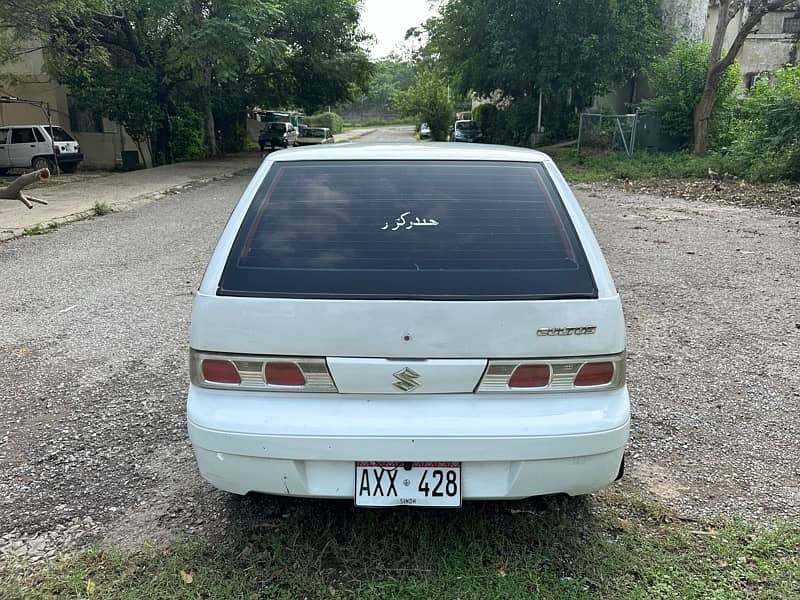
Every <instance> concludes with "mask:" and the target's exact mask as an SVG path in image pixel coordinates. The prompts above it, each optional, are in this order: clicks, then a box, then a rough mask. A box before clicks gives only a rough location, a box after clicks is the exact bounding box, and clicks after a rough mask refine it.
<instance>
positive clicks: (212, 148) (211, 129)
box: [206, 98, 219, 156]
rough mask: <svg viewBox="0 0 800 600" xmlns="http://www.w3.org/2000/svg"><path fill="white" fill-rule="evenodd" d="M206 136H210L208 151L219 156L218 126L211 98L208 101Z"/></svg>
mask: <svg viewBox="0 0 800 600" xmlns="http://www.w3.org/2000/svg"><path fill="white" fill-rule="evenodd" d="M206 136H207V137H208V152H209V154H211V156H217V155H218V154H219V149H218V148H217V127H216V123H215V122H214V111H213V109H212V108H211V99H210V98H209V100H208V101H207V102H206Z"/></svg>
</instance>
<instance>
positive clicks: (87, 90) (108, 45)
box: [0, 0, 371, 164]
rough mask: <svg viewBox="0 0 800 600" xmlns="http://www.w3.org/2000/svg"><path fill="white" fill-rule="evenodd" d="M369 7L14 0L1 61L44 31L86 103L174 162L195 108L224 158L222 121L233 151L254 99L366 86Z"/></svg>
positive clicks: (331, 100)
mask: <svg viewBox="0 0 800 600" xmlns="http://www.w3.org/2000/svg"><path fill="white" fill-rule="evenodd" d="M359 10H360V4H359V2H358V0H2V2H0V38H2V39H0V48H2V49H1V50H0V60H2V59H3V58H7V59H13V58H14V57H15V56H16V55H17V54H18V53H19V52H21V51H24V49H25V48H24V47H25V44H26V43H27V44H28V45H29V44H30V41H29V40H30V39H31V38H36V39H40V40H41V42H42V45H43V46H44V47H45V48H46V49H47V50H48V53H47V56H48V61H47V68H48V71H49V72H50V75H51V76H52V77H53V78H54V79H55V80H57V81H59V82H60V83H63V84H66V85H68V86H69V87H70V90H71V91H70V94H71V95H72V96H73V97H74V98H75V99H76V100H78V103H79V106H80V107H81V108H84V109H87V110H89V111H91V112H94V113H96V114H100V115H102V116H105V117H108V118H110V119H113V120H115V121H119V122H121V123H123V124H124V125H125V127H126V129H127V130H128V132H129V133H130V134H131V135H132V136H133V137H134V139H136V140H137V142H146V143H147V144H149V146H150V148H151V156H153V158H154V162H155V163H156V164H161V163H169V162H172V161H173V158H174V156H173V154H174V152H173V148H172V144H173V141H174V140H173V132H172V129H173V128H172V121H173V119H175V118H176V116H177V115H178V114H179V112H180V109H181V107H183V106H188V107H189V108H191V109H192V110H193V111H195V112H197V113H200V114H201V115H203V118H204V122H205V132H204V137H205V140H206V143H207V145H208V149H209V153H211V154H215V153H216V152H217V150H218V148H217V133H218V131H219V127H218V123H220V122H221V123H222V124H223V125H224V127H226V128H227V130H226V131H223V132H222V133H223V135H222V139H223V145H224V146H227V147H228V148H231V144H230V140H231V139H236V138H239V137H241V135H243V131H244V120H245V115H246V110H247V108H248V107H252V106H270V105H272V106H275V105H278V106H281V105H293V106H300V107H305V108H307V109H309V110H317V109H318V108H320V107H322V106H325V105H327V104H336V103H337V102H339V101H342V100H345V99H349V98H352V97H354V96H355V95H356V94H357V93H360V92H359V90H361V89H364V88H365V87H366V84H367V81H368V79H369V74H370V69H371V66H370V63H369V61H368V59H367V56H366V54H365V52H364V51H363V50H361V48H360V46H359V44H360V43H361V42H362V41H363V40H364V39H365V36H364V34H363V33H362V32H361V31H360V30H359V29H358V18H359ZM26 40H28V41H27V42H26ZM9 48H12V49H11V50H9ZM184 114H186V113H184ZM189 121H192V122H194V120H189ZM189 121H187V120H186V119H184V122H187V123H188V122H189ZM189 137H190V138H193V139H194V137H195V136H189Z"/></svg>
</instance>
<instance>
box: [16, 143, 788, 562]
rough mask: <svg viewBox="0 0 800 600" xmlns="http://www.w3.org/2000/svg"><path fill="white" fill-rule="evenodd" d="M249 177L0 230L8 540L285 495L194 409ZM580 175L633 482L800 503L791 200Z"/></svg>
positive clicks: (131, 537) (52, 538)
mask: <svg viewBox="0 0 800 600" xmlns="http://www.w3.org/2000/svg"><path fill="white" fill-rule="evenodd" d="M367 141H370V140H367ZM246 183H247V178H245V177H236V178H233V179H230V180H226V181H221V182H215V183H213V184H210V185H208V186H206V187H202V188H196V189H193V190H190V191H187V192H184V193H181V194H176V195H173V196H170V197H168V198H165V199H163V200H161V201H158V202H155V203H152V204H149V205H145V206H140V207H137V208H135V209H133V210H130V211H127V212H122V213H115V214H111V215H108V216H105V217H102V218H98V219H95V220H93V221H85V222H80V223H75V224H72V225H69V226H66V227H64V228H62V229H60V230H58V231H56V232H54V233H52V234H48V235H45V236H39V237H31V238H23V239H18V240H14V241H11V242H8V243H5V244H0V275H1V277H0V281H2V283H3V285H2V286H0V306H2V312H0V356H1V357H2V360H0V398H2V401H1V402H0V465H1V468H0V554H1V555H3V556H5V558H6V559H12V560H18V559H19V560H23V561H30V562H34V563H35V562H37V561H38V562H41V561H44V560H46V559H47V558H49V557H50V556H53V555H55V554H56V553H57V552H63V551H69V550H70V549H73V548H77V547H81V546H83V545H85V544H87V543H88V542H90V541H101V542H106V543H118V544H122V545H125V546H135V545H137V544H139V543H141V542H143V541H145V540H152V541H160V540H163V539H167V538H168V537H170V536H173V535H181V534H191V533H193V532H195V531H198V530H203V529H206V528H209V527H214V526H220V525H222V526H224V525H225V524H227V523H229V522H231V521H234V522H247V523H252V522H253V520H257V519H260V518H263V517H264V516H265V515H267V514H269V513H270V511H274V510H280V502H278V501H276V500H274V499H256V500H254V499H236V498H230V497H228V496H227V495H225V494H223V493H219V492H216V491H214V490H213V489H212V488H211V487H210V486H208V485H207V484H205V483H204V482H202V481H201V480H200V478H199V476H198V475H197V473H196V469H195V465H194V462H193V458H192V455H191V450H190V447H189V444H188V440H187V437H186V432H185V426H184V395H185V392H186V386H187V339H188V327H189V318H190V309H191V302H192V294H193V291H194V290H195V289H196V287H197V285H198V283H199V280H200V278H201V276H202V273H203V270H204V268H205V264H206V260H207V258H208V256H209V253H210V251H211V249H212V247H213V246H214V244H215V242H216V239H217V236H218V235H219V233H220V231H221V229H222V227H223V225H224V223H225V221H226V219H227V216H228V214H229V213H230V210H231V209H232V207H233V205H234V203H235V202H236V200H237V198H238V196H239V194H240V193H241V191H242V189H243V188H244V186H245V185H246ZM578 193H579V197H580V199H581V201H582V203H583V205H584V208H585V210H586V212H587V214H588V216H589V219H590V221H591V222H592V224H593V226H594V227H595V230H596V232H597V234H598V237H599V239H600V242H601V244H602V246H603V248H604V250H605V252H606V256H607V258H608V260H609V263H610V266H611V269H612V271H613V272H614V274H615V277H616V281H617V284H618V287H619V289H620V291H621V293H622V295H623V297H624V301H625V309H626V316H627V320H628V327H629V329H628V331H629V335H630V338H629V350H630V370H629V381H630V387H631V392H632V396H633V401H634V424H633V441H632V443H631V447H630V454H629V460H628V468H629V469H628V477H627V478H626V480H625V481H624V483H622V484H621V489H629V490H632V491H635V492H637V493H640V492H643V493H644V494H645V495H647V496H649V497H652V498H655V499H658V500H661V501H663V502H665V503H666V504H667V505H669V506H671V507H673V508H675V509H676V510H678V511H679V512H680V513H682V514H684V515H686V516H690V517H697V516H716V515H742V516H744V517H745V518H748V519H754V520H758V521H761V520H765V519H769V518H773V517H798V516H800V487H798V486H799V485H800V466H798V465H800V460H799V459H800V449H799V448H798V444H797V439H798V434H799V433H800V432H798V422H797V416H796V414H797V406H798V402H800V371H798V368H797V366H798V364H800V285H798V281H797V249H798V247H800V226H798V222H797V219H794V220H792V219H790V218H788V217H783V216H774V215H772V214H770V213H768V212H766V211H762V210H756V209H741V208H736V207H730V206H721V205H716V204H706V203H703V204H698V203H694V204H692V203H689V202H687V201H683V200H670V199H663V198H656V197H652V196H639V195H633V194H629V193H626V192H624V191H615V190H610V189H606V188H603V187H599V186H598V187H593V186H580V187H579V188H578ZM617 489H620V488H619V487H618V488H617ZM0 562H2V561H0Z"/></svg>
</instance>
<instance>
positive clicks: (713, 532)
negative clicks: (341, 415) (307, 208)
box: [0, 498, 800, 600]
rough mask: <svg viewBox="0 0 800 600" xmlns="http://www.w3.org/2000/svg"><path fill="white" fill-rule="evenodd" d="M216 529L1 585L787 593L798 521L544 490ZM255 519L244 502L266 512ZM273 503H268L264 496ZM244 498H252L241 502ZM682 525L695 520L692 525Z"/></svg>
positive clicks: (285, 593) (289, 504)
mask: <svg viewBox="0 0 800 600" xmlns="http://www.w3.org/2000/svg"><path fill="white" fill-rule="evenodd" d="M231 503H232V504H234V505H236V504H237V503H241V504H243V505H244V506H232V507H231V511H230V512H231V513H233V514H243V513H246V514H249V515H251V516H250V517H249V518H248V519H246V523H242V524H241V525H238V526H231V529H232V531H229V532H227V533H226V535H220V536H218V537H209V538H206V539H202V540H196V541H191V542H188V543H181V544H175V545H172V546H169V547H165V548H155V547H150V548H147V549H144V550H142V551H139V552H133V553H128V552H121V551H109V550H92V551H87V552H84V553H82V554H80V555H77V556H75V557H73V558H71V559H69V560H66V561H63V562H58V563H55V564H53V565H51V566H50V567H48V568H47V569H46V570H44V571H41V572H39V573H36V574H34V575H28V576H27V577H25V578H22V579H13V580H9V579H7V580H6V581H4V582H2V583H0V597H3V598H31V599H39V598H52V597H64V598H75V597H82V598H84V597H85V598H92V599H94V598H114V599H118V598H119V599H128V598H130V599H138V598H152V599H160V598H163V599H167V598H169V599H172V598H246V599H250V598H270V599H272V598H287V599H293V600H296V599H298V598H309V599H310V598H334V597H335V598H353V599H362V598H392V599H428V598H462V599H467V598H474V599H480V600H484V599H491V598H540V599H550V598H552V599H559V600H570V599H588V598H598V597H600V598H605V599H615V598H630V599H645V598H647V599H676V600H677V599H681V600H685V599H695V598H696V599H700V598H704V599H705V598H714V599H716V600H727V599H731V600H732V599H734V598H765V599H773V598H774V599H778V598H780V599H786V598H797V597H800V558H798V553H797V552H796V550H797V548H798V546H799V545H800V528H798V527H797V526H796V525H791V526H790V525H780V526H774V527H771V528H768V529H764V530H756V529H755V528H753V527H752V526H750V525H746V524H744V523H741V522H736V521H734V522H726V523H721V524H718V525H716V526H715V527H714V528H710V527H707V528H705V529H702V530H697V531H695V530H693V527H687V526H685V525H683V524H676V523H674V522H668V521H669V519H668V518H665V516H664V512H663V510H661V509H658V508H656V509H654V510H650V509H649V508H648V506H647V505H646V504H645V503H641V502H639V503H635V504H628V503H622V502H620V501H614V500H610V501H605V500H604V501H591V502H587V501H581V500H562V499H546V500H531V501H525V502H514V503H480V504H468V505H466V506H465V507H464V508H463V509H462V510H460V511H454V512H451V511H435V510H426V511H421V510H388V511H386V510H382V511H366V510H355V509H354V508H353V507H352V506H351V505H350V504H349V503H346V502H312V501H289V500H274V499H264V498H245V499H241V500H231ZM258 503H261V505H262V506H265V505H269V506H270V510H269V511H267V512H269V514H268V515H267V516H266V517H263V518H256V517H253V516H252V515H254V514H258V513H259V512H262V513H263V512H265V511H264V509H263V508H259V506H258ZM275 503H277V506H278V509H277V512H276V511H275V509H274V506H275ZM254 504H255V507H254V506H251V505H254ZM693 525H694V526H695V527H699V526H697V525H696V524H693Z"/></svg>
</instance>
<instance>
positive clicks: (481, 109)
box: [472, 102, 502, 144]
mask: <svg viewBox="0 0 800 600" xmlns="http://www.w3.org/2000/svg"><path fill="white" fill-rule="evenodd" d="M499 113H500V111H499V110H497V106H495V105H494V104H492V103H490V102H487V103H486V104H479V105H478V106H476V107H475V108H474V109H473V111H472V114H473V117H474V119H475V122H476V123H477V124H478V126H479V127H480V128H481V132H482V133H483V141H484V142H486V143H487V144H499V143H502V140H501V138H500V116H499Z"/></svg>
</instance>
